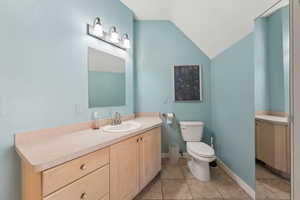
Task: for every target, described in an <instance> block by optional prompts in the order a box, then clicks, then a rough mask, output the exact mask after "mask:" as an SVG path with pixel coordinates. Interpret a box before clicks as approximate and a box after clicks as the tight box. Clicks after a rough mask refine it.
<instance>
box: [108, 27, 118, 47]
mask: <svg viewBox="0 0 300 200" xmlns="http://www.w3.org/2000/svg"><path fill="white" fill-rule="evenodd" d="M110 41H111V42H113V43H119V42H120V41H119V34H118V33H117V28H116V27H115V26H113V27H111V28H110Z"/></svg>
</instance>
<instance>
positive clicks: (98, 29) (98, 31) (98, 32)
mask: <svg viewBox="0 0 300 200" xmlns="http://www.w3.org/2000/svg"><path fill="white" fill-rule="evenodd" d="M93 35H95V36H97V37H102V36H103V28H102V23H101V20H100V18H99V17H97V18H96V19H95V21H94V26H93Z"/></svg>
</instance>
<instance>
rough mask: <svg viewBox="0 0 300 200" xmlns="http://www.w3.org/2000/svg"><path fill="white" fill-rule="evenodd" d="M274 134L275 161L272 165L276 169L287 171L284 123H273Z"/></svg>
mask: <svg viewBox="0 0 300 200" xmlns="http://www.w3.org/2000/svg"><path fill="white" fill-rule="evenodd" d="M274 135H275V148H274V154H275V162H274V166H272V167H274V168H275V169H277V170H280V171H282V172H286V173H288V172H289V170H288V167H289V163H288V153H287V152H288V140H289V136H288V131H287V126H285V125H274Z"/></svg>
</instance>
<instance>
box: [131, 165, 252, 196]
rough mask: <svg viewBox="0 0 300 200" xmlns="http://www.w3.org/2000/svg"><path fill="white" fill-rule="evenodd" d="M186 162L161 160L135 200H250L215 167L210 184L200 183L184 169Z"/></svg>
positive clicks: (186, 168)
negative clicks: (158, 166)
mask: <svg viewBox="0 0 300 200" xmlns="http://www.w3.org/2000/svg"><path fill="white" fill-rule="evenodd" d="M186 163H187V160H186V159H180V160H179V163H178V165H176V166H174V165H170V164H168V160H167V159H164V160H163V167H162V172H161V174H160V175H159V176H157V177H156V178H155V179H154V180H153V181H152V182H151V183H150V184H149V185H148V186H147V187H146V188H145V189H144V190H143V191H142V192H141V193H140V194H139V195H138V196H137V197H136V198H135V200H153V199H168V200H188V199H192V200H224V199H225V200H250V199H251V198H250V197H249V196H248V195H247V194H246V193H245V192H244V191H243V190H242V189H241V188H240V187H239V186H238V185H237V184H236V183H235V182H234V181H233V180H232V179H231V178H230V177H229V176H227V174H226V173H225V172H224V171H223V170H222V169H220V168H219V167H216V168H212V170H211V176H212V180H211V181H210V182H200V181H198V180H197V179H195V178H194V177H193V175H192V174H191V173H190V171H189V169H188V167H187V164H186Z"/></svg>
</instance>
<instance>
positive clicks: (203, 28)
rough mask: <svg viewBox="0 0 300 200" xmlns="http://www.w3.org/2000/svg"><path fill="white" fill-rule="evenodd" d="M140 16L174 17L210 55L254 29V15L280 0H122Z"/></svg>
mask: <svg viewBox="0 0 300 200" xmlns="http://www.w3.org/2000/svg"><path fill="white" fill-rule="evenodd" d="M121 1H122V2H123V3H124V4H125V5H127V6H128V7H129V8H130V9H132V10H133V12H134V13H135V16H136V18H137V19H139V20H170V21H172V22H173V23H174V24H175V25H176V26H177V27H178V28H179V29H180V30H181V31H182V32H183V33H185V35H186V36H187V37H189V38H190V39H191V40H192V41H193V42H194V43H195V44H196V45H197V46H198V47H199V48H200V49H201V50H202V51H203V52H204V53H206V55H207V56H209V57H210V58H214V57H215V56H216V55H218V54H219V53H221V52H222V51H224V50H225V49H227V48H228V47H230V46H231V45H232V44H234V43H235V42H237V41H238V40H240V39H242V38H243V37H245V36H246V35H247V34H249V33H251V32H252V31H253V27H254V19H255V18H256V17H257V16H259V15H260V14H261V13H263V12H264V11H265V10H267V9H268V8H269V7H271V6H272V5H273V4H275V3H276V2H278V0H121Z"/></svg>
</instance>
